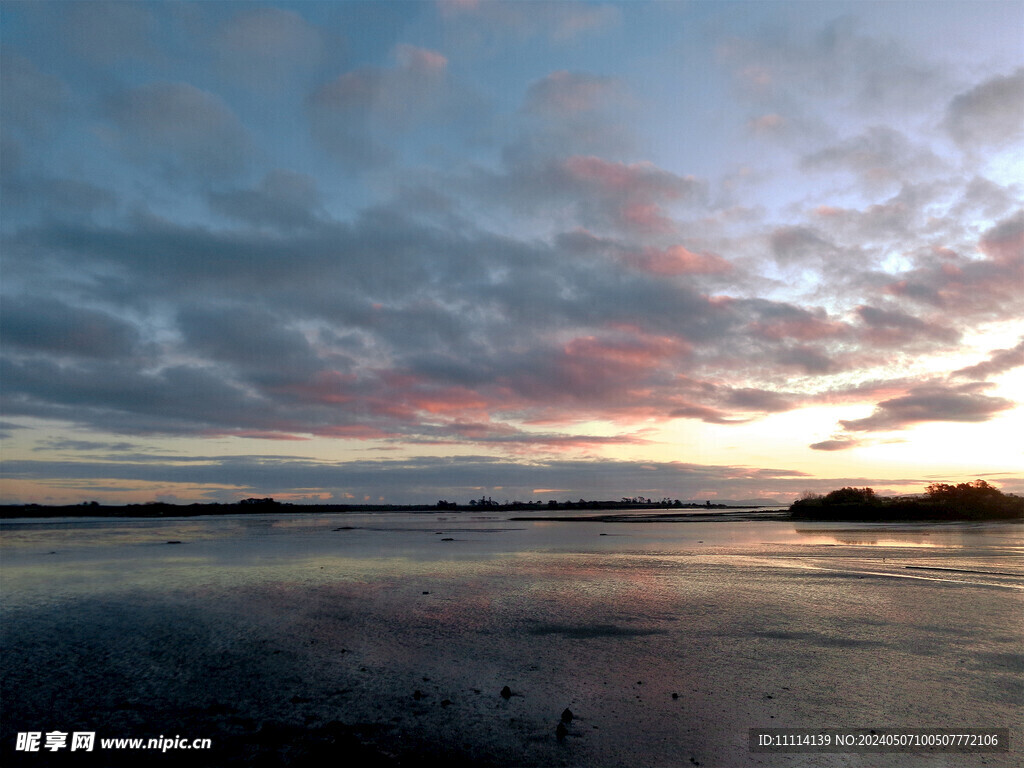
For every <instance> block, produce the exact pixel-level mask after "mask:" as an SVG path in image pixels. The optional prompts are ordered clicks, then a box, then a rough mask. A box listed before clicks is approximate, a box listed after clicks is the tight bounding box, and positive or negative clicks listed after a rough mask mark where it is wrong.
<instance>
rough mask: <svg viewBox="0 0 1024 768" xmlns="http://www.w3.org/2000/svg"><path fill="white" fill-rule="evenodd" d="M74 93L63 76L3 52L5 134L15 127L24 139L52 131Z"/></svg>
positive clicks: (0, 88)
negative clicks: (71, 92)
mask: <svg viewBox="0 0 1024 768" xmlns="http://www.w3.org/2000/svg"><path fill="white" fill-rule="evenodd" d="M69 96H70V92H69V90H68V87H67V85H66V84H65V83H64V81H62V80H61V79H60V78H58V77H55V76H53V75H48V74H44V73H43V72H41V71H40V70H39V68H38V67H36V65H35V64H33V63H32V62H31V61H29V60H28V59H27V58H25V57H24V56H21V55H19V54H17V53H14V52H11V51H8V50H5V51H3V52H2V53H0V109H2V111H3V118H4V133H5V134H9V132H11V131H12V130H13V131H14V132H15V133H16V134H17V136H18V137H19V138H20V139H21V140H23V141H24V140H31V139H33V138H38V134H46V133H49V129H50V127H51V125H52V124H53V123H54V121H55V120H57V118H58V117H59V116H60V115H61V113H62V111H63V110H64V109H65V108H66V105H67V103H68V100H69Z"/></svg>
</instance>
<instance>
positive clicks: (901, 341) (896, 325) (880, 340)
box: [857, 305, 960, 347]
mask: <svg viewBox="0 0 1024 768" xmlns="http://www.w3.org/2000/svg"><path fill="white" fill-rule="evenodd" d="M857 315H858V317H859V318H860V319H861V321H862V322H863V323H864V326H865V329H864V338H865V340H866V341H867V342H868V343H870V344H872V345H874V346H883V347H892V346H906V345H907V344H910V343H912V342H915V341H917V340H926V341H928V340H930V341H939V342H945V343H947V344H952V343H955V342H956V341H958V340H959V339H960V333H959V332H958V331H956V330H954V329H953V328H950V327H948V326H945V325H942V324H940V323H936V322H926V321H924V320H921V319H920V318H917V317H914V316H913V315H908V314H907V313H905V312H901V311H899V310H897V309H879V308H878V307H872V306H867V305H861V306H859V307H857Z"/></svg>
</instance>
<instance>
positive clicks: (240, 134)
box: [107, 82, 251, 178]
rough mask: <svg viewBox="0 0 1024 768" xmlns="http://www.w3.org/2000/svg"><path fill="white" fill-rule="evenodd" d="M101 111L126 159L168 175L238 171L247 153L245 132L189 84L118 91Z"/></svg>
mask: <svg viewBox="0 0 1024 768" xmlns="http://www.w3.org/2000/svg"><path fill="white" fill-rule="evenodd" d="M107 111H108V114H109V116H110V119H111V120H112V121H113V122H114V124H115V125H116V126H117V127H118V128H119V129H120V131H121V138H122V147H123V149H124V150H125V152H126V153H127V155H128V156H129V157H130V158H132V159H136V160H139V161H143V162H149V163H155V164H156V165H157V166H158V167H159V168H160V169H161V170H164V171H166V172H169V173H173V174H179V173H181V172H182V171H185V172H188V173H190V174H196V175H198V176H200V177H201V178H207V177H209V176H211V175H212V176H223V175H225V174H233V173H236V172H238V171H240V170H242V168H243V167H244V164H245V161H246V159H247V157H248V156H249V153H250V151H251V145H250V140H249V137H248V134H247V132H246V130H245V128H244V127H243V126H242V124H241V122H240V121H239V119H238V117H237V116H236V115H235V113H234V112H233V111H232V110H231V108H230V107H229V106H228V105H227V104H226V103H225V102H224V101H223V99H221V98H220V97H219V96H217V95H216V94H213V93H210V92H209V91H204V90H201V89H199V88H196V87H195V86H193V85H190V84H189V83H182V82H155V83H147V84H145V85H140V86H136V87H133V88H127V89H124V90H121V91H119V92H118V93H116V94H115V95H114V96H112V97H111V99H110V100H109V102H108V104H107Z"/></svg>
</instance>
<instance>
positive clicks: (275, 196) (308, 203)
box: [209, 169, 322, 230]
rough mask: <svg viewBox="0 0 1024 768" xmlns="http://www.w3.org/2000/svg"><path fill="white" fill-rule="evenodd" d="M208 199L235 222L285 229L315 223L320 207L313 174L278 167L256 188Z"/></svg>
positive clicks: (221, 193) (307, 226)
mask: <svg viewBox="0 0 1024 768" xmlns="http://www.w3.org/2000/svg"><path fill="white" fill-rule="evenodd" d="M209 201H210V207H211V208H212V209H213V210H215V211H217V212H218V213H221V214H223V215H225V216H228V217H230V218H232V219H235V220H237V221H242V222H245V223H247V224H251V225H253V226H257V227H278V228H281V229H285V230H290V229H302V228H309V227H312V226H314V225H315V224H316V223H317V222H318V220H319V216H320V214H321V208H322V201H321V196H320V192H319V190H318V189H317V185H316V181H315V180H314V179H313V178H312V177H310V176H307V175H306V174H302V173H295V172H294V171H286V170H281V169H277V170H273V171H271V172H269V173H268V174H267V175H266V176H264V177H263V181H262V182H261V183H260V185H259V187H257V188H255V189H239V190H233V191H230V192H211V193H210V194H209Z"/></svg>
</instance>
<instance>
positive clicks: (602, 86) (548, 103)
mask: <svg viewBox="0 0 1024 768" xmlns="http://www.w3.org/2000/svg"><path fill="white" fill-rule="evenodd" d="M616 91H617V87H616V85H615V82H614V81H613V80H612V79H611V78H607V77H598V76H595V75H589V74H582V73H576V72H567V71H565V70H559V71H557V72H552V73H551V74H549V75H547V76H545V77H543V78H541V79H540V80H538V81H536V82H535V83H533V84H532V85H531V86H530V88H529V90H528V91H527V93H526V103H525V108H526V111H527V112H533V113H537V114H550V115H561V116H568V115H573V114H578V113H580V112H592V111H594V110H595V109H598V108H600V107H602V106H605V104H606V103H607V102H609V101H611V100H614V98H615V96H616Z"/></svg>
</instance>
